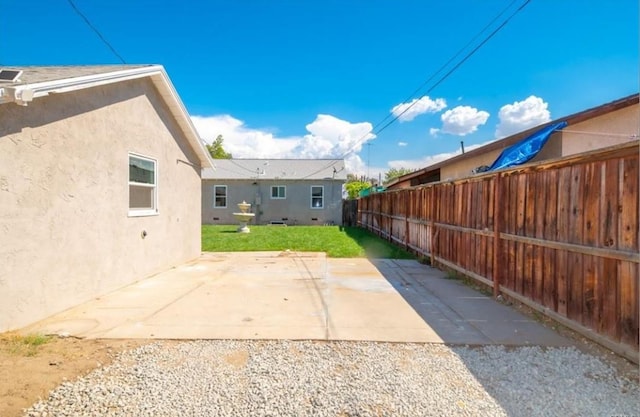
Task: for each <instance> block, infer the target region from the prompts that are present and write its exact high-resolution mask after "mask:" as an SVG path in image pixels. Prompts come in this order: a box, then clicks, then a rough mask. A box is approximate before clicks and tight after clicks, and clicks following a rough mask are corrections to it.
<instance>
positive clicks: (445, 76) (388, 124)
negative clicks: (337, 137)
mask: <svg viewBox="0 0 640 417" xmlns="http://www.w3.org/2000/svg"><path fill="white" fill-rule="evenodd" d="M530 2H531V0H526V1H525V2H524V3H523V4H522V5H520V7H518V9H517V10H516V11H515V12H513V14H511V16H509V17H508V18H507V19H506V20H505V21H504V22H502V23H501V24H500V26H498V27H497V28H495V29H494V30H493V32H491V33H490V34H489V36H487V37H486V38H484V39H483V40H482V42H480V43H479V44H478V46H476V47H475V48H473V49H472V50H471V52H469V53H468V54H467V55H465V56H464V58H462V60H461V61H459V62H458V63H457V64H456V65H454V66H453V68H451V69H450V70H449V71H448V72H447V73H446V74H444V75H443V76H442V77H440V79H439V80H438V81H436V83H435V84H433V85H432V86H431V87H429V89H428V90H427V91H426V92H425V94H429V93H430V92H431V91H433V89H434V88H436V87H437V86H439V85H440V84H441V83H442V82H443V81H444V80H446V79H447V78H449V76H450V75H451V74H453V73H454V72H455V71H456V70H457V69H458V68H460V66H461V65H462V64H464V63H465V62H466V61H467V60H468V59H469V58H471V57H472V56H473V55H474V54H475V53H476V52H477V51H478V50H479V49H480V48H482V47H483V46H484V45H485V44H486V43H487V42H489V40H490V39H491V38H493V37H494V36H495V35H496V34H497V33H498V32H500V30H501V29H502V28H503V27H505V26H506V25H507V23H509V21H510V20H511V19H512V18H513V17H514V16H515V15H517V14H518V13H520V11H521V10H522V9H524V8H525V6H526V5H527V4H529V3H530ZM416 103H417V102H413V103H411V104H410V105H409V106H407V108H406V109H404V110H403V111H402V112H401V113H400V114H398V115H396V116H395V117H394V118H393V119H391V121H389V122H388V123H387V124H385V125H384V126H382V127H381V128H380V129H378V130H377V131H376V132H375V133H374V134H375V135H378V134H380V132H382V131H383V130H385V129H386V128H387V127H389V126H390V125H391V124H392V123H394V122H395V121H396V120H398V119H399V118H400V116H402V115H403V114H405V113H406V112H407V111H409V109H410V108H411V107H413V106H415V104H416Z"/></svg>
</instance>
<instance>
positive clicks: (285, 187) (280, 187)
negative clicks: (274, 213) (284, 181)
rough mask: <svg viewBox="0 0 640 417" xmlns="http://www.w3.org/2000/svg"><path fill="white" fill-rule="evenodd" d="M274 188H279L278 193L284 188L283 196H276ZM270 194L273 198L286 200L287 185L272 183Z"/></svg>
mask: <svg viewBox="0 0 640 417" xmlns="http://www.w3.org/2000/svg"><path fill="white" fill-rule="evenodd" d="M274 188H277V189H278V194H280V192H279V190H280V189H282V197H280V196H278V197H274V196H273V189H274ZM269 196H270V197H271V199H272V200H286V199H287V186H286V185H272V186H271V193H269Z"/></svg>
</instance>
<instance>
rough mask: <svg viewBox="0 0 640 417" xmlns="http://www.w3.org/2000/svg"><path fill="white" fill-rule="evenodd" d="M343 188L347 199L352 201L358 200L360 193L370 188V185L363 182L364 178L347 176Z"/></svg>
mask: <svg viewBox="0 0 640 417" xmlns="http://www.w3.org/2000/svg"><path fill="white" fill-rule="evenodd" d="M344 188H345V190H347V195H348V197H347V198H348V199H349V200H354V199H356V198H358V195H359V193H360V191H362V190H366V189H367V188H371V183H370V182H369V181H365V179H364V176H362V177H360V178H358V176H357V175H354V174H347V183H346V184H345V185H344Z"/></svg>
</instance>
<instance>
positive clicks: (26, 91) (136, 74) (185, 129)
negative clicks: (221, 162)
mask: <svg viewBox="0 0 640 417" xmlns="http://www.w3.org/2000/svg"><path fill="white" fill-rule="evenodd" d="M145 77H150V78H151V80H152V82H153V84H154V85H155V87H156V88H157V89H158V92H159V93H160V96H161V97H162V99H163V100H164V101H165V103H166V104H167V107H168V109H169V111H170V112H171V115H172V116H173V117H174V118H175V119H176V121H177V123H178V126H179V127H180V130H182V133H183V134H184V135H185V137H186V138H187V140H188V141H189V144H190V145H191V147H192V148H193V150H194V151H195V152H196V155H197V156H198V159H199V160H200V166H201V168H214V165H213V160H212V159H211V156H210V155H209V152H208V151H207V149H206V147H205V145H204V143H203V141H202V140H201V139H200V135H199V134H198V132H197V130H196V128H195V125H194V124H193V122H192V121H191V117H190V116H189V112H187V109H186V107H185V106H184V104H183V103H182V100H181V99H180V96H179V95H178V93H177V91H176V89H175V87H174V86H173V84H172V83H171V80H170V79H169V76H168V75H167V73H166V71H165V70H164V67H163V66H162V65H149V66H145V67H138V68H131V69H124V70H118V71H111V72H106V73H100V74H92V75H84V76H80V77H73V78H65V79H60V80H52V81H44V82H39V83H25V84H20V85H11V86H8V87H1V88H0V104H4V103H11V102H13V103H16V104H18V105H21V106H27V105H28V104H29V103H30V102H32V101H33V100H34V99H38V98H41V97H46V96H48V95H50V94H62V93H68V92H72V91H77V90H82V89H85V88H91V87H98V86H102V85H107V84H113V83H116V82H121V81H128V80H135V79H139V78H145Z"/></svg>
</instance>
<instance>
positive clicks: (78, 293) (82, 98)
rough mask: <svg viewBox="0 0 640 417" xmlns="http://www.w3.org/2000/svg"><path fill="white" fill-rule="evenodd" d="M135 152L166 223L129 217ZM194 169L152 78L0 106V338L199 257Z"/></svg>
mask: <svg viewBox="0 0 640 417" xmlns="http://www.w3.org/2000/svg"><path fill="white" fill-rule="evenodd" d="M129 152H135V153H138V154H141V155H145V156H148V157H151V158H155V159H157V170H158V208H159V214H158V215H154V216H149V217H129V215H128V199H129V188H128V175H129V167H128V153H129ZM198 164H199V162H198V159H197V158H196V156H195V155H194V154H193V150H192V149H191V148H190V147H189V145H188V144H187V142H186V140H185V139H184V138H183V137H182V136H181V135H180V133H179V130H178V128H177V126H176V125H175V123H174V122H173V119H172V118H171V116H170V115H169V112H168V110H167V109H166V107H165V106H164V104H163V102H162V100H161V99H160V97H159V95H158V93H157V91H156V90H155V88H154V87H153V85H152V84H151V82H150V81H148V80H147V79H141V80H136V81H129V82H123V83H117V84H112V85H108V86H103V87H94V88H90V89H85V90H81V91H77V92H71V93H64V94H55V95H51V96H48V97H44V98H40V99H36V100H35V101H33V102H32V103H30V104H29V106H28V107H21V106H18V105H16V104H13V103H9V104H3V105H0V331H4V330H8V329H13V328H19V327H22V326H25V325H27V324H29V323H32V322H34V321H37V320H39V319H42V318H45V317H47V316H48V315H50V314H52V313H55V312H58V311H61V310H64V309H66V308H69V307H71V306H73V305H76V304H78V303H80V302H83V301H86V300H88V299H91V298H93V297H96V296H98V295H100V294H104V293H106V292H108V291H110V290H114V289H116V288H119V287H122V286H124V285H126V284H128V283H131V282H133V281H136V280H138V279H141V278H144V277H145V276H148V275H150V274H153V273H155V272H157V271H160V270H163V269H166V268H168V267H171V266H172V265H176V264H180V263H182V262H185V261H187V260H189V259H193V258H195V257H197V256H198V254H199V253H200V221H201V219H200V210H199V208H200V189H201V180H200V169H199V166H198ZM143 231H146V232H147V236H146V238H144V239H143V238H142V235H141V234H142V232H143Z"/></svg>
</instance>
